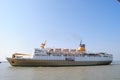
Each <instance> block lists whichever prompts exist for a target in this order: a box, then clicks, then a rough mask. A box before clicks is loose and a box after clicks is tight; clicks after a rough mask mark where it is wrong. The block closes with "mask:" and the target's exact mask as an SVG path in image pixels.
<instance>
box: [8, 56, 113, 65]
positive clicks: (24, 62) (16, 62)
mask: <svg viewBox="0 0 120 80" xmlns="http://www.w3.org/2000/svg"><path fill="white" fill-rule="evenodd" d="M7 60H8V62H9V63H10V64H11V65H12V66H29V67H31V66H93V65H108V64H110V63H111V62H112V61H72V60H71V61H70V60H33V59H15V58H7Z"/></svg>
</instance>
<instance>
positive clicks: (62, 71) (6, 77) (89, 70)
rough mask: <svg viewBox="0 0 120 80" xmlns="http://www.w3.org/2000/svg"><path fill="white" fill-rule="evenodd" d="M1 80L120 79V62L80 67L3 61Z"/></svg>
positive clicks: (0, 70) (0, 67) (0, 73)
mask: <svg viewBox="0 0 120 80" xmlns="http://www.w3.org/2000/svg"><path fill="white" fill-rule="evenodd" d="M0 80H120V62H119V61H117V62H113V63H112V64H111V65H105V66H79V67H12V66H11V65H9V63H1V64H0Z"/></svg>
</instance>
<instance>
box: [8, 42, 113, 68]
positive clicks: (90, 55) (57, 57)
mask: <svg viewBox="0 0 120 80" xmlns="http://www.w3.org/2000/svg"><path fill="white" fill-rule="evenodd" d="M45 45H46V41H44V42H43V43H42V44H41V48H35V51H34V54H33V55H31V54H25V53H24V54H23V53H14V54H13V55H12V57H7V58H6V59H7V61H8V62H9V63H10V64H11V65H12V66H22V67H23V66H26V67H39V66H48V67H49V66H51V67H54V66H55V67H56V66H58V67H60V66H94V65H109V64H111V62H112V60H113V55H112V54H108V53H105V52H98V53H95V52H87V51H86V48H85V44H82V41H81V42H80V45H79V47H78V49H68V48H45ZM25 56H31V57H25Z"/></svg>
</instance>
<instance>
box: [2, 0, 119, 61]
mask: <svg viewBox="0 0 120 80" xmlns="http://www.w3.org/2000/svg"><path fill="white" fill-rule="evenodd" d="M119 35H120V3H119V2H118V1H117V0H0V61H1V60H5V58H6V57H8V56H11V54H12V53H15V52H21V53H31V54H32V53H34V48H39V47H40V44H41V43H42V42H43V41H44V40H46V41H47V45H46V47H52V48H55V47H57V48H60V47H61V48H75V49H77V48H78V46H79V42H80V40H82V41H83V43H85V44H86V48H87V51H90V52H107V53H111V54H113V56H114V60H120V36H119Z"/></svg>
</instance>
